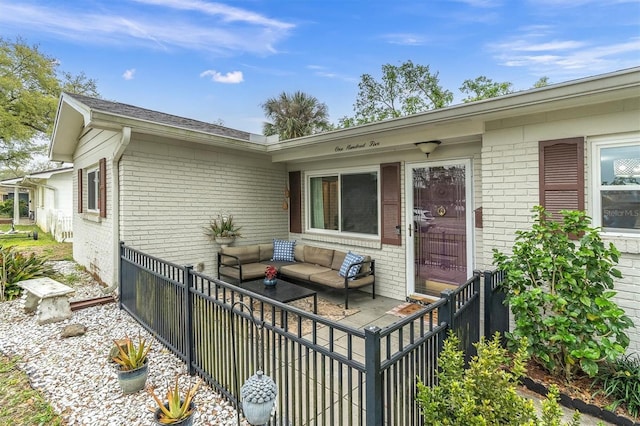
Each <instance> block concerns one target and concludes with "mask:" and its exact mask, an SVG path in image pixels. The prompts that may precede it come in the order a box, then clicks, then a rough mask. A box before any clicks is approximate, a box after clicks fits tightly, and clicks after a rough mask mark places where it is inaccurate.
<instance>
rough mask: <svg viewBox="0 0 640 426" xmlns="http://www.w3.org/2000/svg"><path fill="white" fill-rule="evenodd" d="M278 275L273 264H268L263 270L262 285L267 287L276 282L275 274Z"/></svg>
mask: <svg viewBox="0 0 640 426" xmlns="http://www.w3.org/2000/svg"><path fill="white" fill-rule="evenodd" d="M277 275H278V270H277V269H276V267H275V266H273V265H269V266H267V267H266V268H265V270H264V285H266V286H267V287H273V286H274V285H276V284H277V283H278V280H277V279H276V276H277Z"/></svg>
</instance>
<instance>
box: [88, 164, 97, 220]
mask: <svg viewBox="0 0 640 426" xmlns="http://www.w3.org/2000/svg"><path fill="white" fill-rule="evenodd" d="M99 206H100V171H99V169H97V168H96V169H90V170H88V171H87V210H89V211H93V212H97V211H98V209H99Z"/></svg>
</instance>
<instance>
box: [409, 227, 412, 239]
mask: <svg viewBox="0 0 640 426" xmlns="http://www.w3.org/2000/svg"><path fill="white" fill-rule="evenodd" d="M411 235H412V234H411V225H409V236H411Z"/></svg>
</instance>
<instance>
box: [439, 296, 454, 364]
mask: <svg viewBox="0 0 640 426" xmlns="http://www.w3.org/2000/svg"><path fill="white" fill-rule="evenodd" d="M452 294H453V292H452V291H451V290H443V291H441V292H440V297H441V298H443V299H444V300H446V303H445V304H444V305H442V306H440V307H439V308H438V322H439V323H440V324H442V323H443V322H444V323H446V324H447V327H446V328H445V329H443V330H442V331H441V332H440V333H438V355H437V356H438V357H439V356H440V352H442V350H443V349H444V341H445V340H446V339H447V335H448V334H449V330H453V315H454V313H455V311H454V307H453V297H451V296H452Z"/></svg>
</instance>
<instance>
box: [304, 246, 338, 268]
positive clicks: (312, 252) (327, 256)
mask: <svg viewBox="0 0 640 426" xmlns="http://www.w3.org/2000/svg"><path fill="white" fill-rule="evenodd" d="M332 261H333V250H331V249H326V248H320V247H312V246H305V247H304V263H311V264H313V265H319V266H324V267H325V268H331V262H332Z"/></svg>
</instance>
